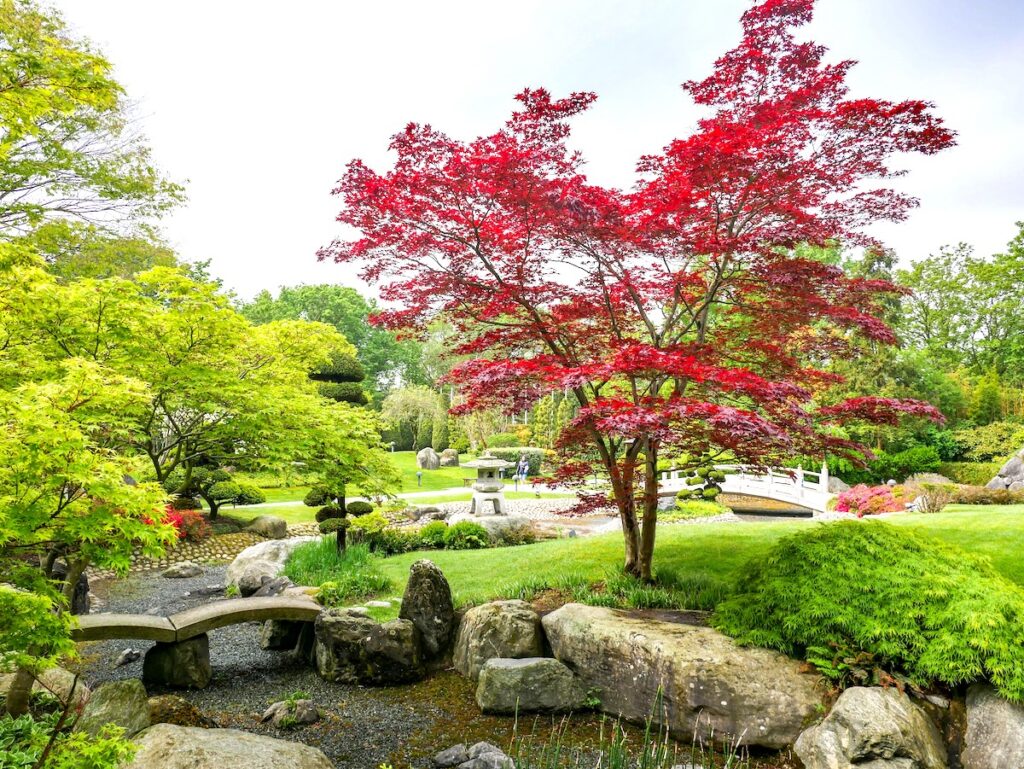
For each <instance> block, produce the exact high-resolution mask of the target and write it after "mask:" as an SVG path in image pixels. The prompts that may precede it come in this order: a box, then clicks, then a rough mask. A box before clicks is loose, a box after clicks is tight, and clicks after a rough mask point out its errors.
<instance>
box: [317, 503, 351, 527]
mask: <svg viewBox="0 0 1024 769" xmlns="http://www.w3.org/2000/svg"><path fill="white" fill-rule="evenodd" d="M343 515H345V511H344V510H342V509H341V507H340V506H338V505H324V506H323V507H321V508H320V509H319V510H317V511H316V516H315V518H316V522H317V523H323V522H324V521H327V520H330V519H331V518H341V517H342V516H343Z"/></svg>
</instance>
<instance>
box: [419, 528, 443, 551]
mask: <svg viewBox="0 0 1024 769" xmlns="http://www.w3.org/2000/svg"><path fill="white" fill-rule="evenodd" d="M417 533H418V534H419V537H420V542H421V543H422V544H423V547H425V548H427V549H428V550H440V549H441V548H443V547H444V535H445V534H447V533H448V524H447V523H445V522H444V521H431V522H430V523H428V524H427V525H426V526H424V527H423V528H422V529H420V530H419V532H417Z"/></svg>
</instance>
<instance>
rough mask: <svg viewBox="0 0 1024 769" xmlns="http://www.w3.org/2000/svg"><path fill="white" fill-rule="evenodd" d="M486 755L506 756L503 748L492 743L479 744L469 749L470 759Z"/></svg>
mask: <svg viewBox="0 0 1024 769" xmlns="http://www.w3.org/2000/svg"><path fill="white" fill-rule="evenodd" d="M485 753H501V754H502V755H505V753H504V751H503V750H502V749H501V748H499V747H498V746H497V745H494V744H493V743H490V742H477V743H476V744H474V745H471V746H470V748H469V757H470V758H479V757H480V756H482V755H484V754H485Z"/></svg>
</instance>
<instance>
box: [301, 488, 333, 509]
mask: <svg viewBox="0 0 1024 769" xmlns="http://www.w3.org/2000/svg"><path fill="white" fill-rule="evenodd" d="M331 499H332V497H331V493H330V492H329V491H328V490H327V487H326V486H314V487H313V488H311V489H310V490H309V491H307V492H306V496H304V497H303V498H302V504H304V505H305V506H306V507H320V506H321V505H326V504H327V503H328V502H330V501H331Z"/></svg>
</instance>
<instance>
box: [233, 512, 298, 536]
mask: <svg viewBox="0 0 1024 769" xmlns="http://www.w3.org/2000/svg"><path fill="white" fill-rule="evenodd" d="M243 531H248V532H249V533H251V534H256V535H258V536H261V537H266V538H267V539H284V538H285V537H287V536H288V522H287V521H286V520H285V519H284V518H278V517H277V516H276V515H261V516H259V517H258V518H256V519H255V520H254V521H252V522H251V523H250V524H249V525H248V526H246V527H245V528H244V529H243Z"/></svg>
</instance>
